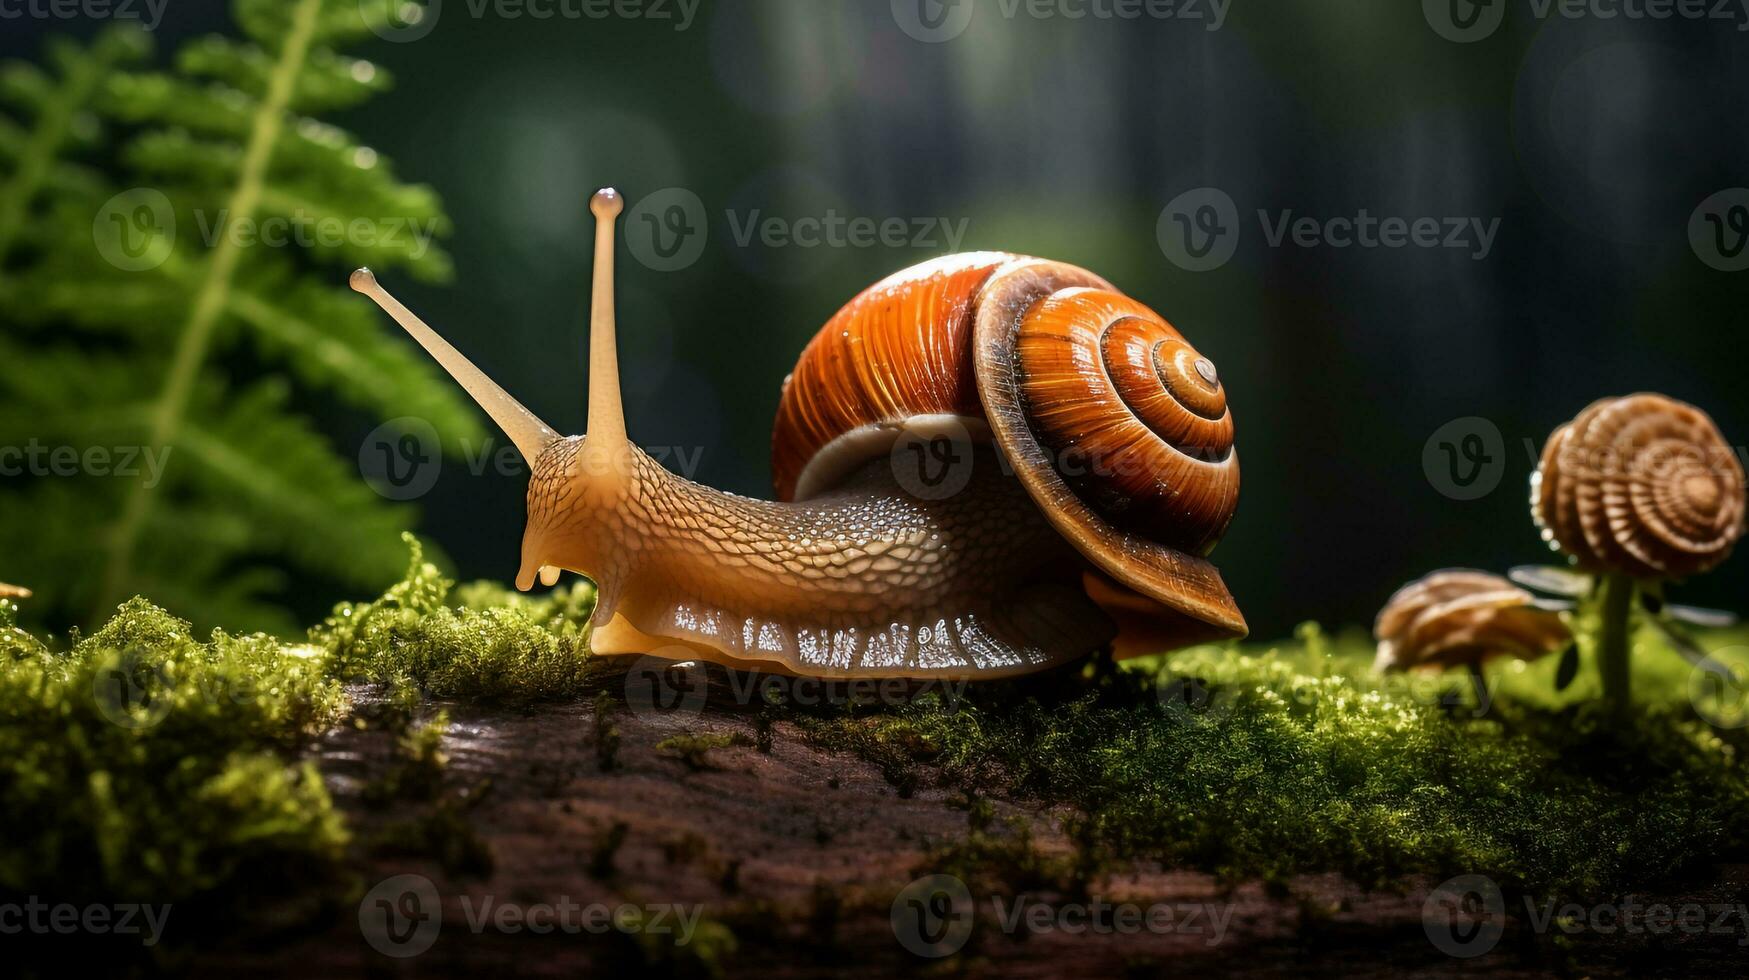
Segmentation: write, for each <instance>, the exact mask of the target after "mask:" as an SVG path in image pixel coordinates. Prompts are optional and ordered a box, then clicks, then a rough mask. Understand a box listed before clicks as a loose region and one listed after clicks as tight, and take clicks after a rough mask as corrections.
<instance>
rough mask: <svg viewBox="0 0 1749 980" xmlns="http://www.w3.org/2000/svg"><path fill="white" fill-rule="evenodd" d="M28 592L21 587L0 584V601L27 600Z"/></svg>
mask: <svg viewBox="0 0 1749 980" xmlns="http://www.w3.org/2000/svg"><path fill="white" fill-rule="evenodd" d="M30 595H31V593H30V590H29V589H27V588H25V587H24V586H22V585H7V584H6V583H5V582H0V599H28V598H30Z"/></svg>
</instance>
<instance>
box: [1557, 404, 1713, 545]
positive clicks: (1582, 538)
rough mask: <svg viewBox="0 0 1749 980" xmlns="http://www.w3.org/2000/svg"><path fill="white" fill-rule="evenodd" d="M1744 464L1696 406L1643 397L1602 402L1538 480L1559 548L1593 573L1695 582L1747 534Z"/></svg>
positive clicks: (1560, 434) (1582, 416)
mask: <svg viewBox="0 0 1749 980" xmlns="http://www.w3.org/2000/svg"><path fill="white" fill-rule="evenodd" d="M1744 504H1745V500H1744V476H1743V464H1742V461H1741V460H1739V459H1738V457H1737V452H1736V450H1735V449H1733V448H1732V447H1731V445H1730V444H1729V443H1727V442H1726V441H1725V437H1724V436H1723V435H1721V434H1720V432H1719V429H1718V426H1716V425H1714V424H1713V420H1712V419H1711V418H1710V417H1708V416H1707V414H1706V413H1705V412H1703V411H1701V410H1700V409H1698V408H1695V407H1694V406H1693V405H1689V404H1686V403H1684V402H1680V401H1677V400H1676V399H1674V398H1669V397H1667V396H1665V395H1659V394H1651V393H1641V394H1636V395H1627V396H1625V397H1621V398H1604V399H1601V400H1599V401H1596V402H1593V403H1592V404H1591V405H1590V406H1589V407H1587V408H1586V409H1585V410H1584V411H1583V412H1580V413H1579V415H1578V417H1576V418H1574V419H1573V421H1571V422H1568V423H1567V424H1566V425H1563V426H1561V427H1560V428H1559V429H1556V430H1555V432H1554V434H1553V435H1551V436H1549V440H1548V442H1547V443H1546V444H1545V445H1544V446H1543V452H1542V460H1541V462H1540V463H1539V464H1538V466H1537V470H1536V473H1535V474H1534V475H1533V476H1532V477H1531V511H1532V515H1533V516H1534V517H1535V519H1536V523H1537V526H1538V527H1539V528H1541V530H1542V536H1543V539H1544V540H1545V541H1547V542H1548V543H1549V546H1550V547H1551V548H1554V549H1555V550H1557V551H1562V552H1565V553H1566V554H1568V555H1571V556H1572V557H1573V559H1574V561H1575V563H1576V564H1577V565H1578V566H1579V567H1580V568H1583V569H1586V570H1587V571H1592V572H1607V573H1615V574H1622V575H1627V576H1630V577H1632V578H1637V579H1672V578H1687V577H1689V576H1691V575H1698V574H1700V573H1702V572H1705V571H1708V570H1710V569H1712V568H1713V567H1714V566H1716V565H1718V564H1719V563H1720V562H1722V561H1724V560H1725V558H1726V557H1728V556H1729V555H1730V553H1731V549H1732V548H1733V547H1734V546H1735V545H1736V543H1737V539H1738V538H1740V537H1742V535H1743V522H1744Z"/></svg>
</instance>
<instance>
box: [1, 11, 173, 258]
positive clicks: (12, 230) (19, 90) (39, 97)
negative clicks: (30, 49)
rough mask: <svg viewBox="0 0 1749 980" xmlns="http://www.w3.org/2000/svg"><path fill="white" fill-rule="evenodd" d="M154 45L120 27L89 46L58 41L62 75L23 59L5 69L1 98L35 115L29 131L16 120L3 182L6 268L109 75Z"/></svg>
mask: <svg viewBox="0 0 1749 980" xmlns="http://www.w3.org/2000/svg"><path fill="white" fill-rule="evenodd" d="M150 44H151V42H150V39H149V37H147V35H146V34H145V32H143V31H140V30H138V29H135V28H129V27H114V28H111V29H110V30H107V31H104V32H103V33H102V34H100V35H99V36H98V38H97V40H96V41H95V42H93V43H92V45H91V47H90V48H87V49H80V48H77V47H76V46H74V45H72V44H71V43H70V42H67V43H58V44H55V45H52V46H51V47H50V51H49V54H50V58H51V59H52V60H53V61H54V63H55V64H56V66H57V67H58V68H59V69H60V73H61V74H60V76H59V77H58V78H53V79H51V78H50V77H49V76H48V75H47V74H46V73H44V72H43V71H41V70H40V69H37V68H35V67H34V66H31V65H26V64H20V63H12V64H8V65H7V66H5V68H4V69H0V100H3V101H4V102H6V103H8V104H10V105H12V106H14V107H16V108H17V109H19V110H20V111H21V112H22V113H23V114H24V115H26V116H28V117H29V118H30V119H31V128H30V129H29V131H28V133H27V132H26V131H25V130H24V129H23V127H21V126H19V125H17V124H16V123H15V124H14V126H13V129H12V133H13V144H12V149H11V152H10V153H9V154H8V171H7V173H6V176H5V179H4V180H3V181H0V269H3V268H4V263H5V262H6V260H7V259H8V258H10V256H11V252H12V248H13V245H14V244H15V242H16V241H17V237H18V235H19V234H20V232H21V231H23V229H24V226H25V224H26V222H27V219H28V217H29V215H30V213H31V207H32V205H34V204H35V203H36V202H37V200H38V198H39V196H40V195H41V194H42V193H43V191H44V189H45V186H46V185H47V184H48V183H49V181H50V178H51V174H52V173H53V172H54V167H53V165H54V163H55V162H56V161H57V160H58V159H59V158H60V157H61V155H62V154H63V152H65V150H66V149H67V147H68V145H69V144H70V143H72V142H73V141H75V140H76V139H77V138H78V137H79V136H80V133H81V130H82V129H84V130H87V132H86V134H85V135H86V136H87V137H88V136H89V135H90V134H89V132H88V131H89V129H90V128H91V124H90V122H89V118H88V114H89V109H90V106H91V103H92V102H93V100H94V98H95V97H96V95H97V93H98V91H99V88H100V86H101V84H102V81H103V78H104V76H105V75H106V74H107V73H108V72H109V71H110V70H111V69H112V68H113V67H114V66H116V65H118V64H123V63H126V62H128V61H132V60H137V59H139V58H142V57H144V56H145V55H146V54H147V53H149V51H150Z"/></svg>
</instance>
